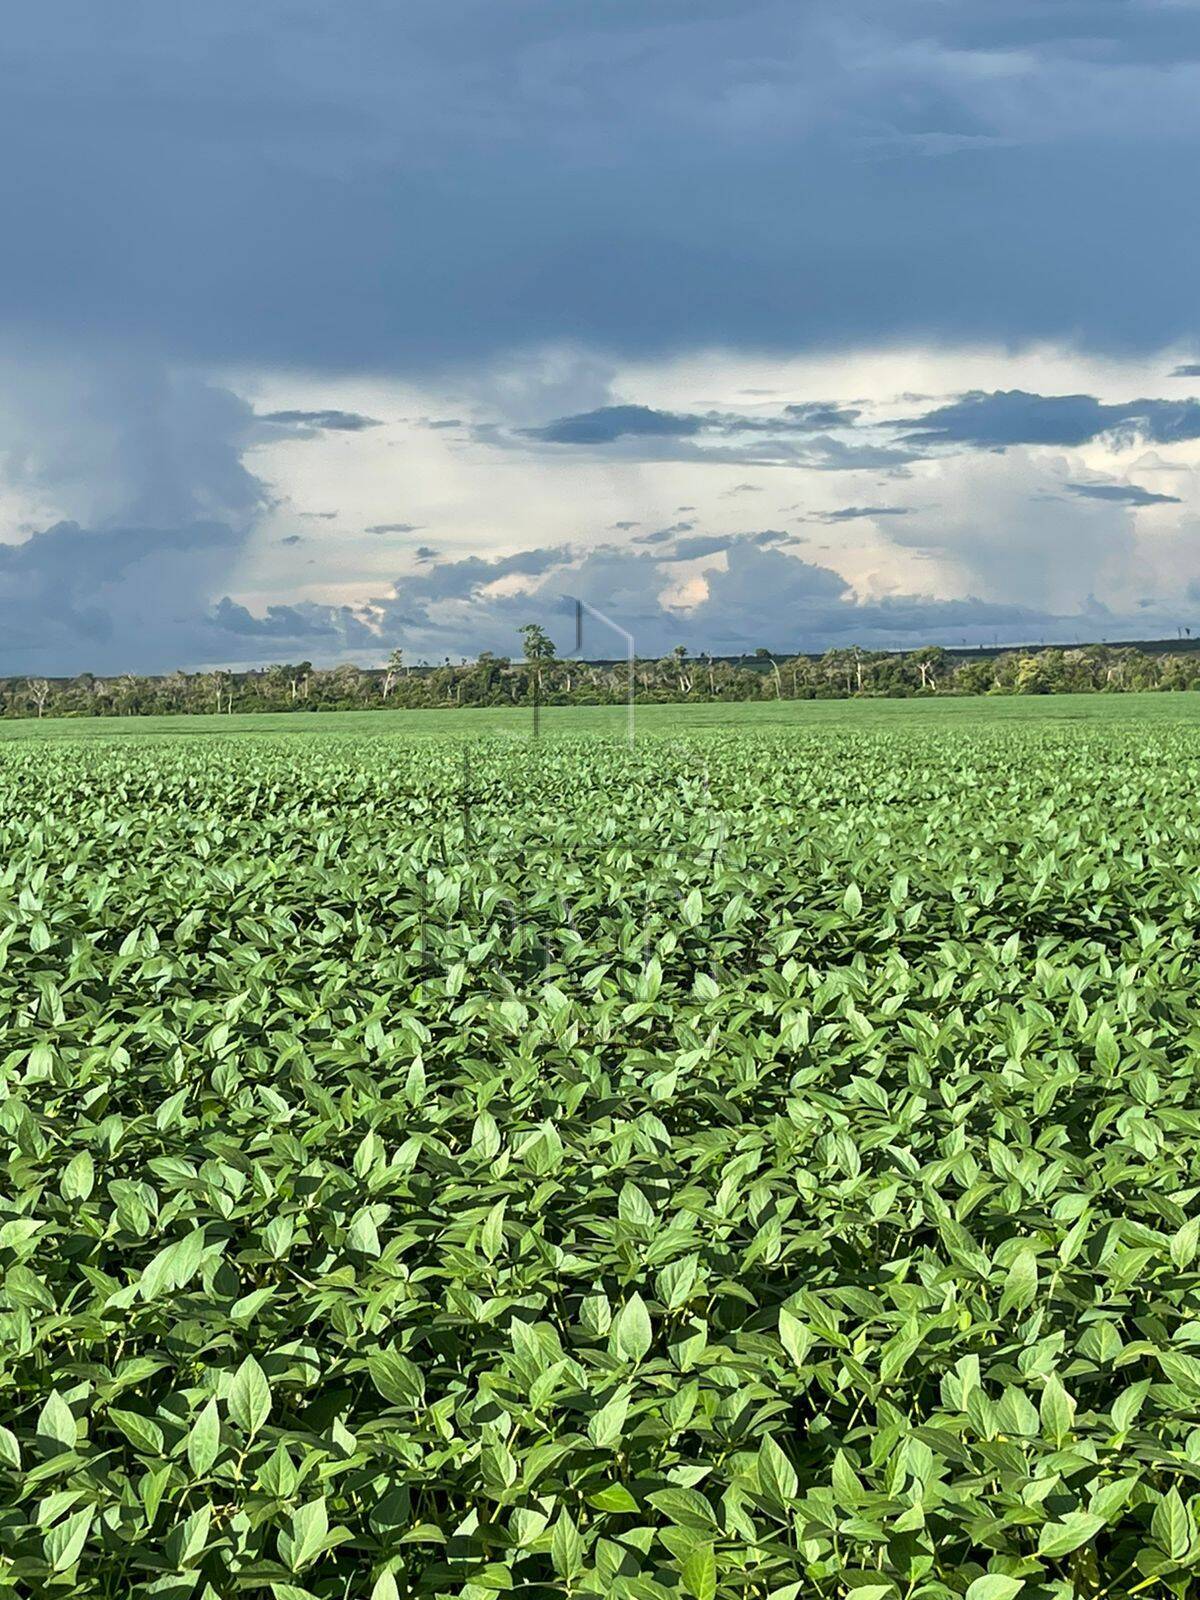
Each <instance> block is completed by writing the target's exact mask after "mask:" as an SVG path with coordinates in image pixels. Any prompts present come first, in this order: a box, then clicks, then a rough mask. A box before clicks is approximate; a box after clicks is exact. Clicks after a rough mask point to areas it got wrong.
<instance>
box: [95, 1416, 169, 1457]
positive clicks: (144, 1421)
mask: <svg viewBox="0 0 1200 1600" xmlns="http://www.w3.org/2000/svg"><path fill="white" fill-rule="evenodd" d="M107 1416H108V1418H109V1420H110V1421H111V1422H115V1423H116V1425H117V1427H118V1428H120V1430H121V1432H122V1433H123V1434H124V1435H125V1437H126V1438H127V1439H128V1440H129V1442H130V1444H132V1445H133V1447H134V1449H135V1450H140V1451H141V1452H142V1454H143V1455H149V1456H160V1455H162V1453H163V1431H162V1429H161V1428H160V1427H159V1425H158V1423H157V1422H155V1421H154V1420H153V1418H152V1417H144V1416H142V1415H141V1413H140V1412H137V1411H124V1410H121V1409H120V1408H119V1407H117V1406H109V1408H108V1412H107Z"/></svg>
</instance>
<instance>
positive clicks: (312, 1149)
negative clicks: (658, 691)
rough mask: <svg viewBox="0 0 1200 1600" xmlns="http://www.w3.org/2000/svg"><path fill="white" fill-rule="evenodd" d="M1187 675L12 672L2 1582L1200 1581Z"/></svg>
mask: <svg viewBox="0 0 1200 1600" xmlns="http://www.w3.org/2000/svg"><path fill="white" fill-rule="evenodd" d="M1197 703H1198V702H1196V701H1195V700H1193V699H1192V698H1191V697H1189V696H1184V695H1179V696H1167V695H1153V696H1121V697H1112V698H1102V697H1094V698H1093V697H1081V698H1079V699H1067V698H1065V697H1064V698H1061V699H1060V698H1054V699H1048V700H985V701H978V700H971V701H950V702H945V701H935V702H896V701H881V702H871V703H857V702H850V703H836V702H834V703H829V702H826V703H816V704H812V703H807V704H805V703H802V704H799V705H787V704H784V705H782V706H772V705H767V706H754V707H741V706H737V707H735V706H730V707H709V706H706V707H698V708H678V707H661V708H648V709H647V710H645V711H643V712H642V713H640V714H639V735H646V736H647V737H645V738H639V744H638V746H637V748H636V749H635V750H634V751H632V752H630V751H629V750H627V749H626V748H625V747H624V746H623V745H622V743H621V740H620V734H621V732H622V726H623V725H622V720H621V717H622V713H621V712H620V711H619V710H616V711H607V710H603V711H587V710H581V711H570V712H565V713H559V712H555V711H553V710H552V711H549V712H547V713H545V718H544V728H545V731H546V733H547V737H546V738H544V739H543V740H541V741H540V742H538V743H536V744H535V743H533V741H532V740H530V739H529V738H528V716H527V714H518V715H509V714H504V713H479V714H475V713H468V712H455V713H451V714H447V715H446V716H439V715H436V714H432V713H412V714H408V715H404V714H401V715H397V716H394V717H393V716H390V715H388V714H373V713H367V714H360V715H357V716H355V715H346V716H339V715H338V714H322V715H320V716H319V717H314V718H310V719H303V720H302V719H301V718H298V717H290V716H288V717H265V718H238V717H232V718H224V717H222V718H219V719H218V718H215V717H213V718H189V719H169V720H163V721H159V722H156V723H154V724H153V725H149V724H147V723H143V722H139V721H137V720H134V719H130V720H129V721H124V722H117V723H114V722H103V723H87V724H84V723H63V722H60V723H51V722H49V721H45V722H42V723H40V724H39V723H37V722H31V723H0V734H2V735H3V736H4V738H5V740H7V741H9V742H7V743H5V744H4V746H3V748H2V749H0V846H2V849H3V861H4V867H3V873H2V875H0V1017H2V1018H3V1028H4V1043H3V1049H2V1050H0V1130H2V1137H3V1154H4V1158H5V1163H6V1165H5V1182H4V1184H3V1185H0V1594H12V1595H14V1596H21V1597H24V1596H33V1597H36V1600H51V1597H79V1600H83V1597H88V1600H92V1597H97V1596H103V1597H110V1596H111V1597H114V1600H115V1597H122V1600H124V1597H133V1600H150V1597H155V1600H161V1597H167V1600H183V1597H185V1596H187V1597H192V1596H195V1597H197V1600H213V1597H221V1600H224V1597H225V1596H232V1595H241V1594H247V1595H251V1596H256V1595H263V1596H269V1597H272V1600H310V1597H316V1600H346V1597H358V1596H369V1597H372V1600H396V1597H398V1596H401V1595H404V1596H422V1597H425V1596H429V1597H433V1596H461V1597H463V1600H491V1597H493V1596H496V1595H503V1594H505V1593H508V1592H517V1591H520V1592H521V1593H523V1594H526V1593H527V1594H529V1595H531V1596H533V1597H534V1600H537V1597H540V1596H564V1597H565V1596H571V1597H574V1596H591V1595H594V1596H610V1595H611V1596H616V1597H617V1600H751V1597H753V1600H766V1597H768V1596H770V1597H774V1600H801V1597H805V1600H807V1597H808V1596H819V1597H823V1600H955V1597H960V1596H963V1597H966V1600H1015V1597H1017V1596H1020V1595H1024V1596H1027V1597H1029V1600H1043V1597H1045V1600H1066V1597H1068V1596H1071V1595H1084V1596H1089V1595H1090V1596H1095V1597H1096V1600H1100V1597H1101V1596H1108V1595H1111V1596H1118V1595H1127V1594H1132V1593H1138V1594H1145V1595H1149V1596H1154V1595H1155V1594H1157V1593H1163V1592H1170V1593H1172V1594H1176V1595H1185V1594H1188V1593H1191V1592H1193V1590H1192V1585H1193V1583H1194V1574H1195V1572H1196V1568H1197V1564H1198V1562H1200V1515H1198V1514H1200V1499H1198V1495H1197V1490H1198V1487H1200V1112H1198V1111H1197V1109H1196V1104H1197V1094H1196V1081H1197V1080H1196V1063H1197V1058H1198V1056H1200V1020H1198V1011H1197V995H1198V990H1200V965H1198V961H1197V957H1198V954H1200V951H1198V948H1197V930H1198V926H1200V813H1198V809H1197V801H1196V794H1197V790H1198V786H1200V729H1198V727H1197V723H1196V713H1195V707H1196V705H1197ZM592 734H604V735H608V736H609V737H604V738H596V737H591V735H592ZM472 736H474V737H472ZM464 740H470V743H469V744H468V743H464Z"/></svg>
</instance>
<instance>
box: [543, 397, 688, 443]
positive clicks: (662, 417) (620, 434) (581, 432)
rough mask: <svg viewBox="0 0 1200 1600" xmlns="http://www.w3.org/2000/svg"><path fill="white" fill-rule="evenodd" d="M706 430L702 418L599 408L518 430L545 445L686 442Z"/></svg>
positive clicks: (644, 409) (632, 408)
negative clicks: (638, 441) (646, 440)
mask: <svg viewBox="0 0 1200 1600" xmlns="http://www.w3.org/2000/svg"><path fill="white" fill-rule="evenodd" d="M705 426H706V424H705V421H704V419H703V418H702V417H689V416H680V415H678V414H676V413H675V412H672V411H655V410H654V409H653V407H651V406H600V407H598V408H597V409H596V410H595V411H583V412H580V413H579V414H578V415H577V416H573V417H558V418H556V419H555V420H554V421H553V422H547V423H545V424H544V425H543V426H542V427H540V428H521V429H520V430H519V431H520V433H521V434H522V435H523V436H524V437H525V438H526V439H539V440H542V441H543V442H544V443H546V444H577V445H579V444H582V445H590V444H612V443H613V442H614V441H615V440H617V439H627V438H631V437H634V438H640V439H687V438H691V437H692V436H693V435H694V434H697V433H699V432H700V431H701V429H702V428H704V427H705Z"/></svg>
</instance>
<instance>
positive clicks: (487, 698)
mask: <svg viewBox="0 0 1200 1600" xmlns="http://www.w3.org/2000/svg"><path fill="white" fill-rule="evenodd" d="M520 632H521V639H522V651H521V654H520V656H519V657H509V656H502V655H494V654H493V653H492V652H490V651H487V650H485V651H484V652H483V653H482V654H481V655H479V656H478V657H476V658H475V659H474V660H471V661H467V660H460V661H458V662H453V661H451V660H450V659H449V658H447V659H446V660H444V661H443V662H441V663H440V664H438V665H436V666H433V665H429V664H427V663H424V662H422V663H419V664H412V663H408V662H406V661H405V658H404V655H403V652H402V651H400V650H393V651H392V653H391V655H390V656H389V658H388V661H387V663H386V664H385V665H384V666H381V667H358V666H352V665H349V664H343V665H341V666H336V667H328V668H321V667H315V666H313V664H312V662H310V661H298V662H279V663H276V664H275V665H273V666H269V667H261V668H253V669H250V670H247V671H241V672H233V671H219V670H218V671H208V672H182V671H179V672H171V673H167V674H164V675H161V676H144V675H139V674H135V673H123V674H121V675H120V676H118V677H98V676H96V675H94V674H93V673H90V672H82V673H79V674H78V675H77V676H76V677H73V678H7V679H0V716H4V717H28V716H38V717H42V716H56V717H84V716H88V717H96V716H101V717H108V716H147V715H164V714H165V715H188V714H195V713H200V712H222V713H224V712H233V711H345V710H363V709H367V708H370V707H381V708H389V709H404V710H417V709H445V708H447V707H454V706H465V707H470V706H504V705H516V706H521V705H530V704H533V703H534V702H535V701H536V702H539V703H540V704H542V705H605V704H610V703H617V702H619V701H623V700H624V699H625V698H626V697H627V695H628V691H629V666H628V663H627V662H624V661H619V662H588V661H576V660H573V659H564V658H560V657H559V656H558V654H557V653H556V651H555V647H554V645H553V642H552V641H551V640H550V639H549V638H548V636H547V635H546V633H545V632H544V630H543V629H541V628H540V627H538V626H537V625H535V624H529V625H528V626H527V627H525V628H523V629H521V630H520ZM1197 688H1200V651H1193V650H1180V651H1170V650H1163V651H1161V652H1160V651H1157V650H1147V649H1144V648H1138V647H1136V646H1131V645H1103V644H1092V645H1081V646H1075V647H1070V648H1064V647H1058V646H1051V647H1047V648H1039V649H1036V650H1032V649H1031V650H1003V651H999V652H995V653H989V654H987V655H982V654H980V655H968V654H966V653H963V652H959V653H952V652H950V651H948V650H946V649H944V648H942V647H941V646H930V647H929V648H927V649H922V650H912V651H908V652H905V653H898V652H893V651H881V650H861V649H858V648H857V647H855V646H850V647H847V648H842V649H836V650H827V651H826V652H825V653H824V655H821V656H814V655H794V656H781V655H775V654H773V653H772V652H771V651H768V650H759V651H757V652H756V653H755V654H753V655H749V656H743V657H741V658H740V659H732V658H727V657H720V658H719V657H714V656H709V655H704V654H701V655H690V654H689V653H688V651H687V650H686V649H685V647H684V646H683V645H677V646H676V648H675V649H674V650H672V651H671V652H670V654H669V655H666V656H662V657H658V658H651V657H644V658H643V657H639V658H638V659H637V661H636V662H635V664H634V689H635V693H636V696H637V698H638V700H639V701H643V702H655V701H715V700H776V699H778V700H828V699H848V698H856V697H860V696H865V697H882V698H903V697H908V696H913V695H980V694H1078V693H1104V694H1121V693H1128V692H1130V691H1132V690H1147V689H1150V690H1165V691H1169V690H1178V689H1197Z"/></svg>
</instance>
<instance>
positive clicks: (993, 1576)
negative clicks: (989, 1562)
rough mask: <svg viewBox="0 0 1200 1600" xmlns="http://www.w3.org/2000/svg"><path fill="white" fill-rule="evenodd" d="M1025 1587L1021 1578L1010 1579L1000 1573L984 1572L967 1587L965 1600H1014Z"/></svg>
mask: <svg viewBox="0 0 1200 1600" xmlns="http://www.w3.org/2000/svg"><path fill="white" fill-rule="evenodd" d="M1024 1587H1025V1580H1024V1579H1023V1578H1010V1577H1007V1576H1006V1575H1005V1574H1004V1573H1000V1572H985V1573H984V1575H983V1577H982V1578H976V1579H975V1580H974V1581H973V1582H972V1583H969V1584H968V1585H967V1595H966V1600H1014V1596H1016V1595H1018V1594H1020V1592H1021V1590H1022V1589H1023V1588H1024Z"/></svg>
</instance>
